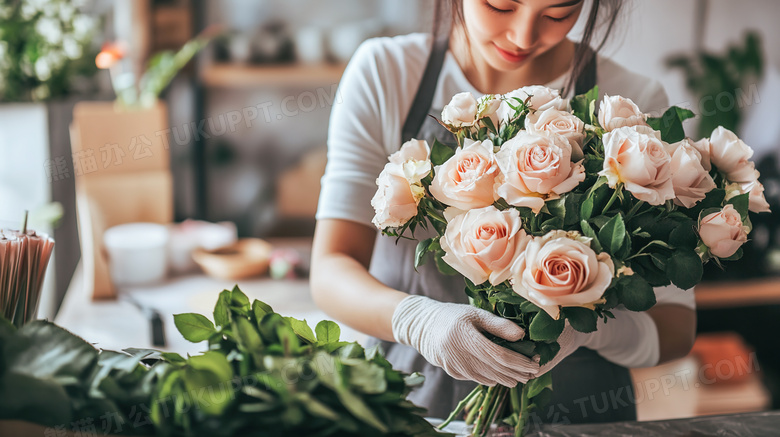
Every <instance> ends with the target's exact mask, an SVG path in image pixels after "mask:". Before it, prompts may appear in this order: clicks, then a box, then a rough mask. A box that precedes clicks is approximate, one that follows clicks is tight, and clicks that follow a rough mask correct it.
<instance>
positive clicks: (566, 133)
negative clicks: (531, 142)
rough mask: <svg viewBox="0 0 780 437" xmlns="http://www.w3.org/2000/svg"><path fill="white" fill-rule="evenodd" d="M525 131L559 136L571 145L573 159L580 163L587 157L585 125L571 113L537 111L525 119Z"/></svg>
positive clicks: (552, 109) (549, 110)
mask: <svg viewBox="0 0 780 437" xmlns="http://www.w3.org/2000/svg"><path fill="white" fill-rule="evenodd" d="M525 129H526V130H527V131H528V132H530V133H532V134H536V135H550V134H558V135H561V136H563V137H564V138H566V140H568V141H569V144H571V157H572V160H573V161H579V160H581V159H582V158H584V157H585V155H584V154H583V153H582V142H583V140H585V123H583V122H582V120H580V119H579V118H577V117H576V116H575V115H572V114H571V113H569V112H564V111H559V110H557V109H555V108H548V109H545V110H544V111H536V112H534V113H532V114H528V116H527V117H526V118H525Z"/></svg>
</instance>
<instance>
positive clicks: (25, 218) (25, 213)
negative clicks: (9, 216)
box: [22, 209, 29, 234]
mask: <svg viewBox="0 0 780 437" xmlns="http://www.w3.org/2000/svg"><path fill="white" fill-rule="evenodd" d="M28 213H29V211H27V210H26V209H25V210H24V218H23V219H22V234H26V233H27V215H28Z"/></svg>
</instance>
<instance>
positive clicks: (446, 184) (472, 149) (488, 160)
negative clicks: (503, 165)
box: [431, 140, 498, 210]
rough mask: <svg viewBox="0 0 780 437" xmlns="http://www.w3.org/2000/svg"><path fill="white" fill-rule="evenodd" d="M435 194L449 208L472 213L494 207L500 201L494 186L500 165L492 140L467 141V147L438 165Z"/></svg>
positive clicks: (432, 190)
mask: <svg viewBox="0 0 780 437" xmlns="http://www.w3.org/2000/svg"><path fill="white" fill-rule="evenodd" d="M435 173H436V175H435V176H434V177H433V182H432V183H431V194H433V197H435V198H436V199H438V200H439V201H440V202H442V203H444V204H445V205H449V206H454V207H456V208H458V209H462V210H469V209H473V208H482V207H485V206H488V205H492V204H493V202H495V201H496V200H497V197H496V195H495V193H494V192H493V184H494V183H495V179H496V175H497V174H498V166H497V165H496V162H495V157H494V154H493V142H492V141H489V140H488V141H481V142H480V141H471V140H466V142H465V144H464V147H463V148H458V150H456V151H455V155H454V156H452V157H451V158H450V159H448V160H447V162H445V163H444V164H442V165H439V166H436V168H435Z"/></svg>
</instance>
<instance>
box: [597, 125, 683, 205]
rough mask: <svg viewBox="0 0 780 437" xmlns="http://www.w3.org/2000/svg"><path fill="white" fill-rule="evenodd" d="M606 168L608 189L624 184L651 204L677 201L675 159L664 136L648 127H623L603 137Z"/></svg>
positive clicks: (604, 174) (602, 171)
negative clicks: (673, 178) (668, 149)
mask: <svg viewBox="0 0 780 437" xmlns="http://www.w3.org/2000/svg"><path fill="white" fill-rule="evenodd" d="M603 140H604V169H603V170H601V171H600V172H599V175H601V176H606V177H607V179H608V181H609V186H610V187H612V188H615V187H616V186H617V184H618V183H621V182H622V183H623V184H625V187H626V189H627V190H628V191H630V192H631V194H633V195H634V197H636V198H637V199H639V200H643V201H645V202H647V203H649V204H651V205H661V204H663V203H664V202H666V201H667V200H671V199H674V186H673V185H672V171H671V161H672V157H671V156H669V153H668V152H667V151H666V150H665V148H664V143H663V141H661V136H660V134H659V133H658V132H656V131H654V130H653V129H652V128H650V127H648V126H630V127H620V128H617V129H615V130H613V131H611V132H607V133H606V134H604V138H603Z"/></svg>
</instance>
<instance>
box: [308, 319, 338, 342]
mask: <svg viewBox="0 0 780 437" xmlns="http://www.w3.org/2000/svg"><path fill="white" fill-rule="evenodd" d="M314 331H315V332H316V333H317V341H318V342H320V343H321V344H328V343H335V342H337V341H339V336H340V335H341V328H339V325H337V324H336V323H335V322H331V321H330V320H323V321H321V322H320V323H317V327H316V328H314Z"/></svg>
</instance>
